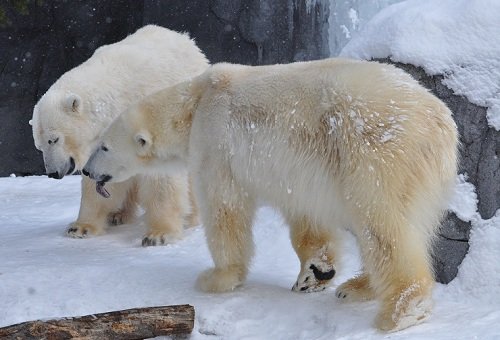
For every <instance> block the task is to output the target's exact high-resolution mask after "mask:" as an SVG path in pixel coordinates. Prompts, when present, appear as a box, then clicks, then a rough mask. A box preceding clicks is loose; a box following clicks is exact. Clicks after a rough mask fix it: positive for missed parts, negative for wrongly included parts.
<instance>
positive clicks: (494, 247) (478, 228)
mask: <svg viewBox="0 0 500 340" xmlns="http://www.w3.org/2000/svg"><path fill="white" fill-rule="evenodd" d="M499 242H500V210H498V211H497V213H496V215H495V216H494V217H493V218H491V219H489V220H477V221H473V222H472V230H471V236H470V240H469V244H470V249H469V253H468V254H467V256H466V257H465V259H464V261H463V262H462V264H461V265H460V268H459V271H458V275H457V278H456V279H455V280H454V281H452V282H451V283H450V284H449V286H450V292H451V293H454V294H455V295H460V296H461V297H462V298H463V297H468V298H469V299H473V300H476V301H481V303H484V304H491V305H494V306H496V307H498V306H500V264H499V259H500V246H499ZM489 292H491V293H492V294H491V295H490V294H489ZM497 310H499V309H498V308H497ZM499 311H500V310H499Z"/></svg>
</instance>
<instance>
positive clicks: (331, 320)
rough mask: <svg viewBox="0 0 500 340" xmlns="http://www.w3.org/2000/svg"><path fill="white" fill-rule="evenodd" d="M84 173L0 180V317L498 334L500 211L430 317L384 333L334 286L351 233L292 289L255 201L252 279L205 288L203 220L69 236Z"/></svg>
mask: <svg viewBox="0 0 500 340" xmlns="http://www.w3.org/2000/svg"><path fill="white" fill-rule="evenodd" d="M79 182H80V178H79V176H70V177H66V178H64V179H63V180H60V181H56V180H52V179H48V178H47V177H45V176H41V177H25V178H0V231H1V235H2V237H1V238H0V326H6V325H9V324H13V323H18V322H22V321H27V320H33V319H39V318H54V317H62V316H74V315H85V314H92V313H99V312H105V311H110V310H116V309H124V308H133V307H141V306H153V305H170V304H184V303H189V304H191V305H193V306H195V309H196V321H195V328H194V331H193V333H192V337H191V338H192V339H384V338H391V339H427V338H430V337H432V338H434V339H500V270H499V268H500V266H499V265H498V259H499V258H500V247H499V246H498V245H499V244H500V216H497V217H496V218H494V219H492V220H489V221H479V222H478V221H476V222H474V223H475V225H474V230H473V233H472V238H471V251H470V254H469V255H467V257H466V259H465V261H464V263H463V264H462V267H461V269H460V272H459V276H458V278H457V279H456V280H454V281H453V282H452V283H451V284H449V285H448V286H445V285H437V287H436V289H435V293H434V297H435V309H434V313H433V314H432V316H431V317H430V319H428V320H427V321H426V322H425V323H423V324H421V325H418V326H415V327H412V328H409V329H407V330H403V331H400V332H398V333H392V334H389V335H387V334H382V333H379V332H378V331H376V330H375V329H374V328H372V320H373V317H374V315H375V312H376V308H377V304H376V303H375V302H369V303H357V304H341V303H338V302H337V301H336V298H335V296H334V294H333V290H334V288H335V285H337V284H339V283H341V282H342V281H343V280H345V279H347V278H348V277H350V276H351V275H353V274H354V273H355V272H356V271H357V270H358V269H359V259H358V255H357V249H356V247H355V243H354V242H353V240H352V238H348V239H347V240H348V242H347V244H346V246H345V249H344V251H343V253H344V258H343V260H342V266H341V269H340V271H339V275H338V276H337V277H336V279H335V284H334V286H332V287H331V288H329V289H328V290H326V291H323V292H320V293H311V294H300V293H294V292H292V291H291V290H290V288H291V287H292V284H293V283H294V282H295V279H296V274H297V273H298V270H299V263H298V260H297V258H296V256H295V254H294V252H293V250H292V247H291V245H290V241H289V237H288V230H287V227H286V225H285V224H284V222H283V220H282V219H281V217H280V216H279V215H278V214H277V213H275V212H274V211H273V210H271V209H270V208H267V207H264V208H261V209H260V210H259V213H258V216H257V220H256V222H255V228H254V235H255V243H256V257H255V259H254V261H253V266H252V269H251V273H250V276H249V279H248V282H247V283H246V285H245V286H243V287H241V288H240V289H238V290H236V291H234V292H231V293H226V294H206V293H202V292H200V291H197V290H196V289H195V288H194V282H195V279H196V277H197V275H198V274H199V273H200V272H201V271H202V270H203V269H205V268H207V267H209V266H211V264H212V263H211V259H210V256H209V253H208V250H207V247H206V244H205V240H204V235H203V228H202V227H197V228H193V229H190V230H188V231H187V232H186V236H185V238H184V240H182V241H180V242H178V243H177V244H175V245H169V246H163V247H149V248H143V247H141V246H140V239H141V236H142V234H143V233H144V231H145V228H144V226H142V225H124V226H118V227H110V229H109V233H108V234H106V235H104V236H101V237H96V238H91V239H85V240H78V239H71V238H68V237H66V236H65V235H64V230H65V228H66V225H67V224H68V223H70V222H72V221H73V220H74V218H75V217H76V215H77V212H78V204H79V199H80V186H79ZM458 184H459V185H460V184H463V182H461V183H458ZM465 191H467V190H465ZM459 192H461V193H462V194H463V192H464V189H463V185H462V188H461V189H459Z"/></svg>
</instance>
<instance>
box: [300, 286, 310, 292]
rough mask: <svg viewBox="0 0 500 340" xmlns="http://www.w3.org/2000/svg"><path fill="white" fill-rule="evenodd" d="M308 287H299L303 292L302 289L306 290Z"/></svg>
mask: <svg viewBox="0 0 500 340" xmlns="http://www.w3.org/2000/svg"><path fill="white" fill-rule="evenodd" d="M308 288H309V287H302V288H300V291H301V292H303V291H304V290H307V289H308Z"/></svg>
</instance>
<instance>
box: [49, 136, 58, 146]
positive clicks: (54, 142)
mask: <svg viewBox="0 0 500 340" xmlns="http://www.w3.org/2000/svg"><path fill="white" fill-rule="evenodd" d="M58 141H59V137H57V138H56V139H49V145H52V144H56V143H57V142H58Z"/></svg>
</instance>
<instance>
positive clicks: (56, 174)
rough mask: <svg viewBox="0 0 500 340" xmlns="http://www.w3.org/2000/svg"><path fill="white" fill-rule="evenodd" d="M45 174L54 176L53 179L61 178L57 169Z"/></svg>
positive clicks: (50, 176)
mask: <svg viewBox="0 0 500 340" xmlns="http://www.w3.org/2000/svg"><path fill="white" fill-rule="evenodd" d="M47 176H49V178H55V179H61V178H62V177H61V176H60V175H59V173H58V172H57V171H56V172H51V173H50V174H47Z"/></svg>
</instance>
